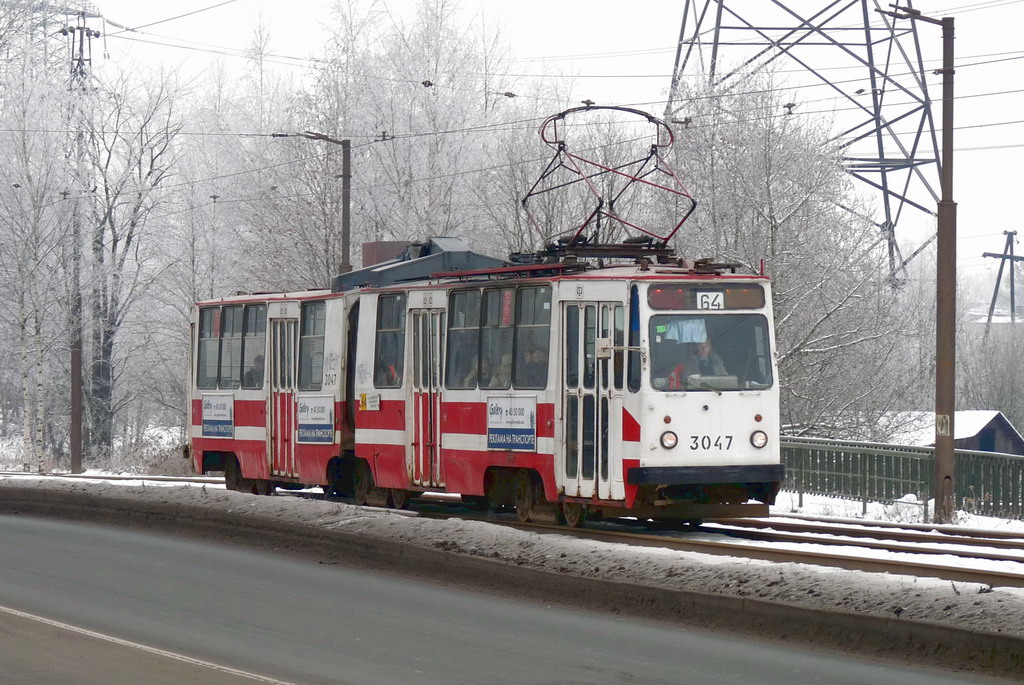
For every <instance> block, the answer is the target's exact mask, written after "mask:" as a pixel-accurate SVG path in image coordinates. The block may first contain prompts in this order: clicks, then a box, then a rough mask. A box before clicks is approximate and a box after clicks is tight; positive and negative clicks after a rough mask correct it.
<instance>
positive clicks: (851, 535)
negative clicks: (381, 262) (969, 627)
mask: <svg viewBox="0 0 1024 685" xmlns="http://www.w3.org/2000/svg"><path fill="white" fill-rule="evenodd" d="M0 475H8V476H31V477H43V478H45V477H60V478H75V479H81V480H92V481H104V480H105V481H127V480H139V481H151V482H154V481H155V482H168V483H194V484H197V485H208V484H219V483H222V482H223V481H222V480H221V479H219V478H206V477H176V476H134V475H98V474H76V475H68V474H34V473H25V472H0ZM286 492H287V491H283V492H282V493H281V494H285V493H286ZM289 494H295V495H300V496H304V497H315V498H317V499H321V498H322V496H317V495H311V494H310V493H308V492H304V493H289ZM253 496H254V497H255V496H256V495H253ZM329 499H333V498H329ZM453 500H454V497H452V496H440V497H437V498H430V497H426V498H418V499H416V500H414V501H413V503H414V507H413V508H414V510H415V511H416V512H417V513H418V514H419V515H420V516H423V517H428V518H438V519H444V518H463V519H473V520H480V521H487V522H489V523H492V524H494V525H499V526H506V527H511V528H517V529H520V530H527V531H531V532H535V533H538V534H540V535H564V536H571V537H575V538H578V539H589V540H596V541H602V542H609V543H614V544H624V545H629V546H634V547H659V548H666V549H672V550H676V551H682V552H693V553H699V554H711V555H717V556H733V557H740V558H745V559H757V560H761V561H769V562H773V563H795V564H812V565H818V566H827V567H831V568H841V569H845V570H854V571H864V572H869V573H889V574H898V575H909V576H917V577H934V578H940V579H943V580H950V581H954V582H969V583H978V584H982V585H988V586H991V587H1000V586H1001V587H1024V534H1013V533H1008V532H1006V531H973V530H970V529H965V528H960V527H955V526H932V525H927V524H894V523H891V522H872V521H859V520H847V519H835V518H829V517H825V518H820V519H819V518H811V517H800V519H799V520H794V519H795V517H791V516H788V515H787V516H785V517H779V518H768V519H729V520H716V521H709V522H707V523H706V524H704V525H702V526H699V527H686V528H685V529H682V530H674V531H671V534H669V533H668V532H667V531H664V530H647V531H643V532H636V531H623V530H611V529H608V528H607V527H605V526H606V525H607V523H601V524H595V525H591V526H587V527H582V528H569V527H566V526H559V525H554V524H548V523H523V522H520V521H518V520H516V519H515V518H514V515H511V514H510V515H505V514H497V515H494V514H491V515H488V514H485V513H479V512H474V511H470V510H468V509H466V508H464V507H456V508H455V510H454V511H453V510H452V509H453V507H452V503H453ZM621 523H622V525H623V526H630V527H638V526H644V525H645V524H644V523H642V522H637V521H623V522H621ZM655 527H657V526H655ZM708 534H711V535H714V536H716V537H720V538H722V539H714V540H709V539H704V538H701V537H699V536H700V535H708ZM765 543H767V544H765ZM811 547H833V548H837V549H836V550H835V551H824V550H821V549H811ZM838 548H844V549H842V550H840V549H838ZM972 548H973V549H972ZM982 548H984V549H982ZM871 552H874V553H884V554H886V555H892V556H891V557H886V556H869V555H867V554H868V553H871ZM1015 553H1016V554H1015ZM936 556H943V557H952V560H951V561H949V562H938V561H932V560H928V557H933V558H934V557H936ZM977 562H999V563H1000V565H1002V566H1004V567H1005V568H999V569H996V568H981V567H973V568H972V567H970V566H965V565H964V564H969V563H977Z"/></svg>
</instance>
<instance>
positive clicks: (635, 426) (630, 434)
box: [622, 407, 640, 442]
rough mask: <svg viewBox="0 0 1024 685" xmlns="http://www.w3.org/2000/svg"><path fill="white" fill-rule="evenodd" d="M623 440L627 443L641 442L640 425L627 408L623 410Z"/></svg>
mask: <svg viewBox="0 0 1024 685" xmlns="http://www.w3.org/2000/svg"><path fill="white" fill-rule="evenodd" d="M622 439H623V441H625V442H640V424H639V423H638V422H637V420H636V419H634V418H633V415H632V414H630V413H629V412H628V411H627V410H626V408H625V407H623V408H622Z"/></svg>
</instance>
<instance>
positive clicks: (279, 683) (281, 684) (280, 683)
mask: <svg viewBox="0 0 1024 685" xmlns="http://www.w3.org/2000/svg"><path fill="white" fill-rule="evenodd" d="M0 611H2V612H4V613H7V614H11V615H12V616H18V617H20V618H27V619H30V620H33V621H39V622H40V623H45V624H47V625H50V626H53V627H55V628H61V629H63V630H70V631H72V632H75V633H79V634H81V635H86V636H88V637H93V638H96V639H97V640H105V641H107V642H112V643H114V644H116V645H121V646H123V647H132V648H133V649H139V650H142V651H143V652H149V653H150V654H158V655H160V656H165V657H167V658H168V659H176V660H178V661H184V662H185V663H187V664H192V665H194V666H202V667H203V668H209V669H212V670H214V671H220V672H222V673H229V674H231V675H236V676H239V677H241V678H248V679H250V680H255V681H257V682H260V683H271V684H272V685H295V683H291V682H289V681H287V680H276V679H274V678H269V677H267V676H263V675H257V674H256V673H249V672H247V671H240V670H238V669H237V668H230V667H228V666H221V665H219V664H214V663H211V662H209V661H203V660H202V659H195V658H193V657H190V656H185V655H184V654H177V653H175V652H168V651H167V650H165V649H157V648H156V647H150V646H148V645H143V644H139V643H138V642H132V641H130V640H122V639H121V638H119V637H114V636H112V635H104V634H103V633H97V632H95V631H92V630H87V629H85V628H79V627H78V626H73V625H70V624H68V623H61V622H60V621H54V620H53V619H49V618H44V617H42V616H36V615H35V614H29V613H26V612H24V611H18V610H17V609H12V608H10V607H5V606H2V605H0Z"/></svg>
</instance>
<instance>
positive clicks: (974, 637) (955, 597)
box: [0, 476, 1024, 674]
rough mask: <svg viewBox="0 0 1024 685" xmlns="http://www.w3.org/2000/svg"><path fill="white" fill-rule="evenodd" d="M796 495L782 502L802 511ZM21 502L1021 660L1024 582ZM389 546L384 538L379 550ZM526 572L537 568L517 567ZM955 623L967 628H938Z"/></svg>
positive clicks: (356, 515)
mask: <svg viewBox="0 0 1024 685" xmlns="http://www.w3.org/2000/svg"><path fill="white" fill-rule="evenodd" d="M785 497H788V495H786V496H785ZM785 497H784V498H783V501H781V502H780V505H782V506H781V507H780V512H779V513H782V512H783V511H787V512H788V511H790V510H791V509H792V507H791V506H790V503H789V502H788V501H787V500H786V499H785ZM97 498H99V499H97ZM806 503H808V500H805V504H806ZM832 504H836V503H834V502H833V503H832ZM850 504H851V505H853V506H858V507H859V505H855V504H853V503H850ZM806 510H807V508H806V507H805V511H806ZM12 511H19V512H26V513H40V514H51V515H59V516H68V515H71V516H73V517H75V518H80V519H88V518H92V517H93V516H95V517H97V518H99V519H100V520H104V521H108V522H109V521H121V522H124V523H128V524H131V525H144V526H153V527H159V528H161V529H167V528H174V529H175V530H177V531H179V532H180V531H182V530H184V531H185V532H188V531H189V530H190V529H191V530H192V531H193V532H196V533H202V535H204V536H210V535H213V534H214V528H221V529H223V530H228V529H230V533H229V535H230V537H231V539H232V540H235V541H236V542H242V543H245V544H252V545H260V544H261V536H264V535H265V536H266V540H267V544H266V545H265V546H269V547H271V548H272V549H275V550H280V551H287V552H300V553H301V552H303V551H307V552H309V553H311V554H313V555H314V556H316V557H317V558H318V560H319V561H320V563H338V564H343V563H346V562H349V561H351V562H354V563H362V564H363V565H367V564H377V563H388V564H394V565H395V566H394V569H393V570H396V571H397V572H400V573H413V574H414V575H420V576H426V575H429V574H430V573H436V572H440V573H442V575H443V576H444V577H443V578H442V580H443V581H444V582H449V583H463V584H467V585H472V586H476V587H486V588H488V589H491V590H493V589H498V590H502V589H503V588H502V586H503V583H505V582H509V588H510V589H511V588H513V586H514V587H515V588H516V589H513V590H511V592H510V593H511V594H521V595H523V596H532V597H534V598H538V599H541V600H542V601H545V602H549V603H553V602H558V601H561V600H565V601H566V603H579V604H582V605H584V606H588V607H589V608H595V609H597V608H610V609H612V610H614V611H623V612H624V613H631V614H634V615H646V616H649V617H650V618H655V619H663V620H675V621H679V622H684V623H689V624H691V625H693V624H694V623H696V624H698V625H701V626H706V627H711V628H715V629H730V628H735V627H737V625H734V624H738V627H740V628H743V624H746V626H745V627H746V628H747V629H748V632H749V631H750V630H751V629H752V630H753V632H756V633H759V634H761V635H766V636H770V637H772V638H775V639H793V640H816V641H817V640H821V641H824V642H826V643H828V644H830V645H831V646H834V647H837V648H848V649H867V650H869V651H872V652H877V653H888V654H890V655H894V654H897V653H899V652H901V651H902V652H906V653H907V654H910V655H913V654H916V655H918V656H920V657H921V658H922V659H923V658H925V657H926V656H927V658H928V659H930V660H932V661H933V662H934V658H935V653H934V651H933V650H938V651H939V653H940V654H941V655H942V658H944V659H945V665H946V666H947V667H954V668H969V669H980V670H994V671H997V672H1000V673H1003V674H1008V673H1011V672H1013V670H1014V669H1018V668H1019V669H1021V671H1020V672H1021V673H1024V590H1022V589H1014V588H1000V587H996V588H990V587H987V586H982V585H977V584H969V583H953V582H950V581H944V580H938V579H929V578H915V577H911V576H893V575H883V574H874V573H866V572H858V571H845V570H837V569H832V568H824V567H817V566H808V565H800V564H777V563H771V562H763V561H754V560H749V559H741V558H735V557H723V556H709V555H703V554H697V553H691V552H679V551H672V550H667V549H663V548H646V547H645V548H636V547H627V546H625V545H619V544H611V543H604V542H597V541H591V540H577V539H573V538H571V537H569V536H567V535H566V536H563V535H540V534H537V533H533V532H526V531H519V530H513V529H509V528H505V527H499V526H494V525H492V524H489V523H486V522H481V521H467V520H461V519H447V520H436V519H428V518H422V517H419V516H417V515H415V514H414V513H409V512H399V511H394V510H387V509H375V508H368V507H357V506H353V505H349V504H345V503H342V502H335V501H330V502H328V501H323V500H311V499H304V498H296V497H286V496H279V497H258V496H254V495H245V494H241V493H237V492H231V491H227V490H225V489H224V488H223V486H220V485H195V484H180V483H157V482H152V481H119V482H96V481H83V480H75V479H70V478H69V479H40V478H33V477H30V476H3V477H0V512H3V513H9V512H12ZM823 513H831V514H833V515H837V514H840V513H841V512H839V511H836V510H831V511H828V512H823ZM857 513H859V510H858V511H857ZM1016 523H1017V524H1019V522H1016ZM986 527H995V526H994V525H992V526H986ZM1004 528H1005V526H1004ZM246 529H248V532H245V531H246ZM300 531H309V537H305V535H306V534H305V533H301V532H300ZM297 532H298V534H299V538H296V540H295V541H294V543H292V544H289V543H288V542H287V541H286V540H287V539H288V536H289V535H292V534H294V533H297ZM1022 536H1024V532H1022ZM381 545H384V546H386V548H387V550H388V551H386V552H380V553H379V549H384V547H381ZM304 546H305V547H308V549H306V550H304V549H303V547H304ZM374 550H378V551H374ZM428 569H430V570H429V571H428ZM487 569H490V571H487ZM463 572H464V573H466V574H469V575H472V576H473V578H469V577H468V576H467V577H461V576H460V574H462V573H463ZM537 572H540V574H538V573H537ZM515 573H518V574H520V576H522V574H527V575H528V576H529V578H528V580H525V581H524V580H522V579H519V580H514V579H513V574H515ZM488 574H489V575H488ZM484 576H486V578H485V579H484ZM544 579H548V580H544ZM570 580H572V581H573V582H578V583H581V585H579V586H570V585H568V584H567V583H568V582H569V581H570ZM542 581H543V582H542ZM549 581H550V583H549ZM541 585H545V586H547V587H541ZM581 587H585V588H586V589H585V590H578V589H574V588H581ZM588 594H589V595H592V596H591V600H589V601H588V600H587V599H586V596H587V595H588ZM595 598H596V599H595ZM577 600H579V601H577ZM825 612H827V615H826V613H825ZM822 621H824V622H825V623H827V624H828V625H825V624H824V623H822ZM780 630H781V631H782V632H779V631H780ZM949 630H955V631H958V632H957V633H956V634H952V633H951V634H950V635H949V636H948V637H943V634H944V633H945V632H948V631H949ZM957 646H959V647H957ZM929 651H933V653H932V654H930V655H929V654H928V652H929Z"/></svg>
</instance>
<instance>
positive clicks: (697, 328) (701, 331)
mask: <svg viewBox="0 0 1024 685" xmlns="http://www.w3.org/2000/svg"><path fill="white" fill-rule="evenodd" d="M660 328H664V329H665V330H664V331H661V330H659V331H658V333H660V334H661V335H662V337H663V338H665V339H666V340H675V341H676V342H681V343H691V342H704V341H706V340H707V339H708V331H707V328H706V327H705V326H704V319H691V318H687V319H673V320H671V321H669V322H668V324H667V325H665V326H659V329H660Z"/></svg>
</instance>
